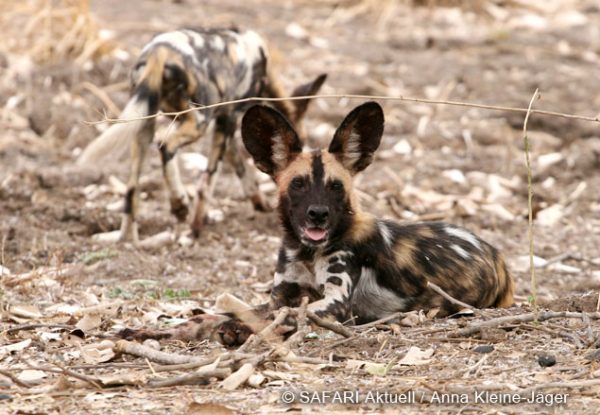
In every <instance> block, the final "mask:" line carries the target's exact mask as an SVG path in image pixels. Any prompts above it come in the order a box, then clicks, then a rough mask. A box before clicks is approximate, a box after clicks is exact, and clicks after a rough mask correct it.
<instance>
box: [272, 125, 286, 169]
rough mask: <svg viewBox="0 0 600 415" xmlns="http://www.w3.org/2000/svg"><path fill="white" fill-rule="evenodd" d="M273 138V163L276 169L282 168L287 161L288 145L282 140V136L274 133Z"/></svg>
mask: <svg viewBox="0 0 600 415" xmlns="http://www.w3.org/2000/svg"><path fill="white" fill-rule="evenodd" d="M272 140H273V164H275V166H276V167H277V168H278V169H282V168H284V167H285V166H286V165H287V161H288V147H287V145H286V144H285V143H284V142H283V138H282V137H281V136H280V135H279V134H276V135H274V136H273V137H272Z"/></svg>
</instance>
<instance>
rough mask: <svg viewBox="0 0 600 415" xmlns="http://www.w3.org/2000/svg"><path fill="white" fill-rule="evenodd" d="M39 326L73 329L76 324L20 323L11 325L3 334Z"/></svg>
mask: <svg viewBox="0 0 600 415" xmlns="http://www.w3.org/2000/svg"><path fill="white" fill-rule="evenodd" d="M39 328H49V329H65V330H73V329H75V326H72V325H68V324H19V325H18V326H14V327H11V328H9V329H6V330H4V331H3V332H2V334H10V333H15V332H17V331H25V330H35V329H39Z"/></svg>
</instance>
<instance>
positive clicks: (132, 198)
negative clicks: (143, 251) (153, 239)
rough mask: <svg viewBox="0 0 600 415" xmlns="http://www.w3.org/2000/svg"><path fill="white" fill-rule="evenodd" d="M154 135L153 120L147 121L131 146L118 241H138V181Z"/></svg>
mask: <svg viewBox="0 0 600 415" xmlns="http://www.w3.org/2000/svg"><path fill="white" fill-rule="evenodd" d="M153 137H154V120H151V122H148V123H147V124H146V125H145V126H144V128H142V130H141V131H140V132H139V133H138V134H137V136H136V137H135V139H134V140H133V142H132V146H131V171H130V174H129V181H128V182H127V193H126V194H125V207H124V209H123V220H122V221H121V233H120V236H119V240H120V241H125V240H127V239H128V238H129V237H131V240H132V241H133V242H138V240H139V235H138V228H137V223H136V216H137V211H138V205H139V193H140V191H139V181H140V174H141V172H142V166H143V165H144V159H145V158H146V153H147V151H148V146H150V143H152V138H153Z"/></svg>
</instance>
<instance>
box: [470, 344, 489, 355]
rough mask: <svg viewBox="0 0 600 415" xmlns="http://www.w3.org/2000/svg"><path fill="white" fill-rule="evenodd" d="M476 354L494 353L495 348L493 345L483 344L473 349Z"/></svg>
mask: <svg viewBox="0 0 600 415" xmlns="http://www.w3.org/2000/svg"><path fill="white" fill-rule="evenodd" d="M473 351H474V352H475V353H492V352H493V351H494V346H492V345H491V344H482V345H481V346H477V347H475V348H474V349H473Z"/></svg>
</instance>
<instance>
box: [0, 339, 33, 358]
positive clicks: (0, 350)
mask: <svg viewBox="0 0 600 415" xmlns="http://www.w3.org/2000/svg"><path fill="white" fill-rule="evenodd" d="M30 344H31V339H27V340H23V341H21V342H18V343H12V344H7V345H6V346H2V347H0V356H1V355H2V354H4V353H11V352H20V351H21V350H25V349H26V348H28V347H29V345H30Z"/></svg>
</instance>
